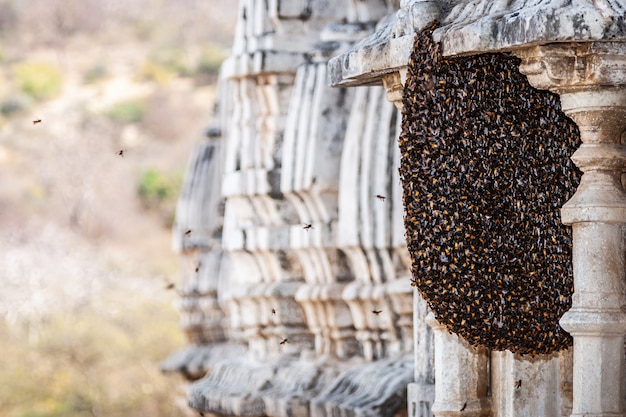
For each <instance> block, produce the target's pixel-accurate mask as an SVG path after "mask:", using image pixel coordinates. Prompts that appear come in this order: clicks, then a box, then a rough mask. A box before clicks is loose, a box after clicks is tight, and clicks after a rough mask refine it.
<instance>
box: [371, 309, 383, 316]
mask: <svg viewBox="0 0 626 417" xmlns="http://www.w3.org/2000/svg"><path fill="white" fill-rule="evenodd" d="M382 312H383V311H382V310H372V313H374V314H376V315H379V314H380V313H382Z"/></svg>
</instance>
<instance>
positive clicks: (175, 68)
mask: <svg viewBox="0 0 626 417" xmlns="http://www.w3.org/2000/svg"><path fill="white" fill-rule="evenodd" d="M235 8H236V7H235V2H231V1H229V0H212V1H203V0H135V1H132V2H127V1H124V0H109V1H106V2H105V1H101V0H29V1H22V0H0V282H1V283H2V291H1V292H0V316H1V317H0V352H2V354H1V355H0V417H51V416H140V415H151V416H180V415H184V413H185V407H184V404H181V403H180V398H181V397H180V389H179V387H178V384H179V381H177V380H176V379H175V378H172V377H164V376H162V375H160V374H159V372H158V369H157V366H158V362H159V361H160V360H162V359H164V358H165V357H166V356H167V355H168V354H169V353H170V352H172V351H173V350H175V349H176V348H177V347H178V346H180V345H182V343H183V340H182V335H181V334H180V332H179V331H178V330H177V320H178V316H177V313H176V311H175V310H174V308H173V307H172V302H173V300H174V299H175V294H174V293H173V292H172V291H167V290H166V289H165V285H166V282H167V281H169V280H172V281H175V280H176V279H177V275H178V257H177V255H175V254H173V253H171V250H170V232H169V226H170V224H171V221H172V216H173V207H174V203H175V199H176V194H177V192H178V187H179V186H180V181H181V178H182V174H183V171H184V168H185V164H186V161H187V158H188V156H189V154H190V152H191V149H192V147H193V144H194V143H195V142H196V141H197V140H198V139H199V138H200V135H201V132H202V130H203V128H204V127H205V124H206V123H207V122H208V117H209V109H210V107H211V105H212V97H213V91H214V85H213V82H214V81H215V77H216V69H217V65H218V64H219V62H220V61H221V59H222V58H223V56H224V55H225V54H227V49H226V48H227V47H228V46H229V44H230V42H231V37H232V27H233V25H234V22H235V18H234V16H235V13H236V10H235ZM35 120H41V122H40V123H33V121H35ZM122 149H123V150H124V155H123V156H120V155H118V153H119V151H120V150H122Z"/></svg>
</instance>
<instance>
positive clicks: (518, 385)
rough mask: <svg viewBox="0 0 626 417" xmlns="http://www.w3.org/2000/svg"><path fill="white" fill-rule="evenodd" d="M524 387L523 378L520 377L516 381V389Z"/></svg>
mask: <svg viewBox="0 0 626 417" xmlns="http://www.w3.org/2000/svg"><path fill="white" fill-rule="evenodd" d="M520 388H522V380H521V379H518V380H517V382H516V383H515V389H520Z"/></svg>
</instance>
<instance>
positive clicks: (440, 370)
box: [426, 313, 490, 417]
mask: <svg viewBox="0 0 626 417" xmlns="http://www.w3.org/2000/svg"><path fill="white" fill-rule="evenodd" d="M426 323H428V325H429V326H430V327H431V328H432V329H433V332H434V334H435V403H434V404H433V406H432V412H433V414H434V415H436V416H437V417H460V416H464V417H483V416H488V415H490V404H489V400H488V398H487V385H488V371H487V360H488V359H487V349H484V348H482V349H477V348H474V347H471V346H469V345H468V344H467V343H466V342H465V341H464V340H462V339H461V338H459V337H458V336H457V335H455V334H452V333H449V332H448V329H446V327H445V326H444V325H442V324H440V323H439V322H438V321H437V320H436V319H435V316H434V315H433V314H432V313H429V315H428V317H426Z"/></svg>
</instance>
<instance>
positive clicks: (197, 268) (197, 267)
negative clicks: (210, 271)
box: [196, 264, 200, 272]
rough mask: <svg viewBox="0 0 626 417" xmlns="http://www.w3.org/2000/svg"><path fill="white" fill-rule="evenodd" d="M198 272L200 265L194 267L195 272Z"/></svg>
mask: <svg viewBox="0 0 626 417" xmlns="http://www.w3.org/2000/svg"><path fill="white" fill-rule="evenodd" d="M198 271H200V264H198V265H196V272H198Z"/></svg>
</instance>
